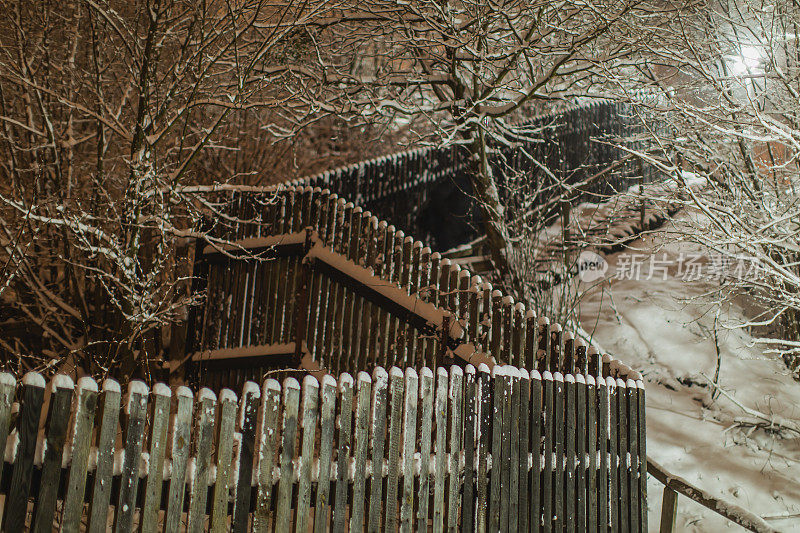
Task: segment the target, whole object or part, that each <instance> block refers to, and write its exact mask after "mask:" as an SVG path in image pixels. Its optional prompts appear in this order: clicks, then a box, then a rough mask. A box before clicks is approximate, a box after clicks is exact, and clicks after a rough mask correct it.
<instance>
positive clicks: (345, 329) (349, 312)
mask: <svg viewBox="0 0 800 533" xmlns="http://www.w3.org/2000/svg"><path fill="white" fill-rule="evenodd" d="M361 212H362V209H361V207H359V206H356V207H354V208H353V210H352V212H349V213H348V214H349V218H348V219H347V221H348V222H347V223H348V235H347V237H348V241H347V248H346V251H345V256H346V257H347V259H349V260H351V261H354V262H356V263H358V258H357V256H356V254H357V252H358V250H357V248H358V236H359V235H360V230H361ZM348 289H349V287H348ZM343 296H344V307H343V308H342V309H341V310H340V311H341V321H342V328H341V330H340V331H339V341H340V343H341V349H340V354H339V361H340V363H339V366H338V367H337V371H338V372H341V371H345V372H350V373H354V372H353V370H354V366H355V365H354V363H355V361H354V360H353V356H354V355H355V350H354V344H355V340H356V339H354V338H353V337H354V336H353V328H354V326H355V320H354V317H353V313H354V311H355V307H356V300H360V298H359V297H358V294H357V293H356V292H355V291H352V290H345V291H344V293H343Z"/></svg>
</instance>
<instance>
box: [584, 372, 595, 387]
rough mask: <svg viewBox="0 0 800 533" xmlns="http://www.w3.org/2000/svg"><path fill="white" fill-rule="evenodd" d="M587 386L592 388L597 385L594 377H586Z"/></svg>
mask: <svg viewBox="0 0 800 533" xmlns="http://www.w3.org/2000/svg"><path fill="white" fill-rule="evenodd" d="M586 385H588V386H590V387H594V386H595V385H596V383H595V380H594V376H593V375H591V374H589V375H587V376H586Z"/></svg>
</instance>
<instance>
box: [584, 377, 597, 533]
mask: <svg viewBox="0 0 800 533" xmlns="http://www.w3.org/2000/svg"><path fill="white" fill-rule="evenodd" d="M598 394H599V392H598V390H597V382H596V381H595V379H594V376H592V375H587V376H586V445H587V447H588V456H589V465H588V472H587V476H586V492H587V501H586V521H587V522H588V523H587V529H586V530H587V532H588V533H595V532H596V531H597V529H598V521H599V515H598V513H599V511H598V503H597V496H598V488H597V487H598V479H597V476H598V471H599V468H600V465H599V464H598V456H597V454H598V443H597V434H598V426H599V422H600V414H599V413H598V411H597V399H598Z"/></svg>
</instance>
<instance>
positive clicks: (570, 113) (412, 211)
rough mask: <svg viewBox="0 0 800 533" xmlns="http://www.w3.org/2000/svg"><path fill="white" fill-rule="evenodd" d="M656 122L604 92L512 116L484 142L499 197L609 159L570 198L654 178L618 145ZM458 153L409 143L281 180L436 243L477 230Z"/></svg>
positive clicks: (540, 187)
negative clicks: (513, 178) (503, 135)
mask: <svg viewBox="0 0 800 533" xmlns="http://www.w3.org/2000/svg"><path fill="white" fill-rule="evenodd" d="M641 99H642V100H644V99H645V98H641ZM642 120H645V121H646V122H647V128H645V127H644V126H643V124H642ZM663 126H664V125H663V124H662V123H661V122H659V121H657V120H655V118H654V117H653V116H651V115H650V114H648V113H647V111H646V110H643V109H642V108H641V107H637V106H636V105H634V104H632V103H625V102H617V101H611V100H593V101H589V102H579V103H576V104H575V105H572V106H570V107H568V108H567V109H564V110H562V111H558V112H554V113H546V114H540V115H537V116H534V117H531V118H529V119H526V120H524V121H521V122H520V123H518V124H517V125H516V127H517V129H518V131H519V135H518V137H517V138H512V139H510V141H511V143H510V144H508V145H503V146H495V147H493V150H492V154H493V155H492V156H491V159H490V164H491V165H492V166H493V167H494V170H495V172H494V175H495V178H496V179H497V180H498V185H499V193H500V194H501V196H502V202H503V205H504V206H505V207H506V209H507V210H509V211H515V210H516V211H519V210H520V209H522V206H523V205H525V204H526V203H527V202H529V201H530V199H531V198H537V201H538V202H540V203H545V202H547V201H548V200H550V199H551V198H552V197H553V196H554V195H561V194H563V193H564V190H563V187H562V186H560V185H556V183H554V182H553V180H552V179H551V177H552V176H556V177H557V178H558V180H560V181H561V182H563V183H564V184H573V185H574V184H578V183H581V182H583V181H584V180H586V179H587V178H588V177H589V176H592V175H595V174H597V173H598V172H599V171H600V170H603V169H605V168H608V167H609V165H611V164H613V163H616V162H622V164H620V165H618V166H617V167H616V168H614V170H613V171H612V172H607V173H604V174H603V175H602V179H597V180H594V181H592V182H590V183H588V184H586V185H584V186H582V187H580V188H579V189H578V190H576V191H573V192H572V193H571V201H573V202H580V201H585V200H589V201H597V200H598V198H603V197H606V196H608V195H610V194H614V193H616V192H619V191H624V190H626V189H627V188H628V187H629V186H631V185H633V184H634V182H633V181H632V180H633V179H635V180H636V183H649V182H651V181H656V180H660V179H662V178H661V176H660V175H659V174H658V172H657V171H655V169H653V168H652V167H650V166H648V165H641V164H640V163H639V162H637V161H635V160H633V159H629V158H626V157H625V156H626V155H627V152H625V150H623V149H622V148H620V146H622V145H626V146H627V147H629V148H631V149H639V150H642V149H645V148H646V143H645V141H644V140H643V139H642V137H643V135H641V134H642V133H644V132H645V131H647V130H648V129H649V130H661V129H663ZM523 153H524V154H525V155H522V154H523ZM467 160H468V154H467V153H466V151H465V150H461V149H460V148H459V147H457V146H445V147H426V148H417V149H413V150H408V151H405V152H400V153H396V154H391V155H386V156H381V157H377V158H374V159H369V160H366V161H361V162H358V163H355V164H352V165H348V166H345V167H340V168H336V169H331V170H327V171H325V172H322V173H320V174H317V175H314V176H309V177H306V178H302V179H296V180H293V181H291V182H290V183H288V184H289V185H293V186H295V187H305V186H310V187H319V188H321V189H328V190H330V191H331V192H332V193H335V194H337V195H338V196H339V197H340V198H348V199H350V200H352V201H353V202H354V203H355V205H357V206H360V207H361V208H362V209H363V210H364V211H370V212H371V213H372V214H374V215H376V216H377V217H378V218H379V219H384V220H388V221H391V223H392V224H394V226H395V227H396V228H397V229H399V230H402V231H404V232H405V233H406V234H413V235H415V236H416V237H418V238H420V239H421V240H422V241H424V242H426V243H427V244H428V245H430V246H431V247H432V248H433V249H438V250H446V249H449V248H451V247H454V246H458V245H461V244H465V243H467V242H469V241H471V240H472V239H474V238H476V237H478V236H479V233H478V232H476V228H480V227H481V223H480V212H479V210H478V209H477V206H476V204H475V202H474V200H473V194H472V186H471V184H470V180H469V178H468V176H467V171H468V163H467ZM533 160H535V161H536V162H537V163H538V164H537V163H534V162H533ZM542 167H544V168H546V169H547V170H548V172H545V171H543V170H542ZM512 174H521V175H523V176H524V179H522V180H521V181H517V182H515V183H514V184H509V183H508V182H507V181H506V176H509V175H512ZM442 221H446V223H445V224H443V223H442Z"/></svg>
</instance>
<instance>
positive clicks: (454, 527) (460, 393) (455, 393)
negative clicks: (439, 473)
mask: <svg viewBox="0 0 800 533" xmlns="http://www.w3.org/2000/svg"><path fill="white" fill-rule="evenodd" d="M448 403H449V404H450V461H449V465H448V491H447V530H448V531H458V530H459V529H460V527H459V525H460V524H459V522H460V521H459V509H460V507H461V505H460V503H461V499H460V498H459V494H460V493H461V481H460V480H461V476H460V475H459V458H460V457H461V450H462V444H463V427H462V425H463V416H464V372H463V371H462V370H461V367H458V366H455V365H454V366H452V367H450V389H449V391H448Z"/></svg>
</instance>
